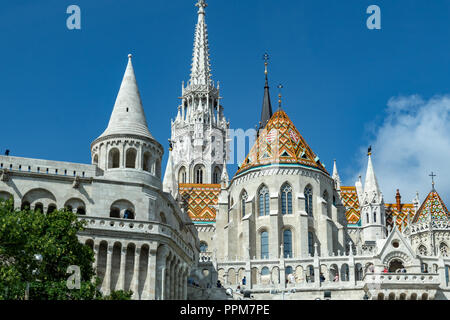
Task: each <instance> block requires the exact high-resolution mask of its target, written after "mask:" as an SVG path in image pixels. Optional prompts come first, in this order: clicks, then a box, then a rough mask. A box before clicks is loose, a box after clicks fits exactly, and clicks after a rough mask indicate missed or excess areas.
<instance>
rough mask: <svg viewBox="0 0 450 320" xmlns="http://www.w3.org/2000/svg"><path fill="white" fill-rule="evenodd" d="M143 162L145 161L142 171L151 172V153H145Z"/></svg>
mask: <svg viewBox="0 0 450 320" xmlns="http://www.w3.org/2000/svg"><path fill="white" fill-rule="evenodd" d="M143 160H144V161H143V167H142V169H144V171H147V172H150V167H151V163H150V153H149V152H148V151H147V152H145V153H144V159H143Z"/></svg>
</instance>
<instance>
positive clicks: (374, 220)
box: [373, 212, 377, 223]
mask: <svg viewBox="0 0 450 320" xmlns="http://www.w3.org/2000/svg"><path fill="white" fill-rule="evenodd" d="M376 222H377V213H376V212H374V213H373V223H376Z"/></svg>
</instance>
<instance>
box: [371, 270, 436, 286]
mask: <svg viewBox="0 0 450 320" xmlns="http://www.w3.org/2000/svg"><path fill="white" fill-rule="evenodd" d="M363 282H364V283H365V284H366V285H374V286H379V287H381V288H383V287H402V288H407V287H415V286H420V288H422V289H423V288H424V285H425V288H427V287H430V288H432V287H436V288H437V287H439V285H440V279H439V274H437V273H367V274H366V275H365V276H364V278H363Z"/></svg>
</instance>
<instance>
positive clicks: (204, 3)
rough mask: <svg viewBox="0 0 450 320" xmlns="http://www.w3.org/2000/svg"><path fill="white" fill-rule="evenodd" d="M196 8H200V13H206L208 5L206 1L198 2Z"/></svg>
mask: <svg viewBox="0 0 450 320" xmlns="http://www.w3.org/2000/svg"><path fill="white" fill-rule="evenodd" d="M195 6H196V7H198V13H205V8H206V7H207V6H208V4H207V3H206V1H205V0H198V2H197V3H196V4H195Z"/></svg>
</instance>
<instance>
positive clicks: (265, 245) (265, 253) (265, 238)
mask: <svg viewBox="0 0 450 320" xmlns="http://www.w3.org/2000/svg"><path fill="white" fill-rule="evenodd" d="M268 258H269V233H268V232H267V231H263V232H261V259H268Z"/></svg>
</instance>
